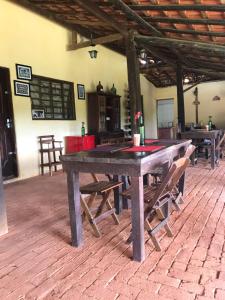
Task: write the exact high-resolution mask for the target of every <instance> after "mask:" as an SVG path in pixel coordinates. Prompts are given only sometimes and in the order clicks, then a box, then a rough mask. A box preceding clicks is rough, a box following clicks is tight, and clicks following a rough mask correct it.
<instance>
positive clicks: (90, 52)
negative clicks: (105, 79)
mask: <svg viewBox="0 0 225 300" xmlns="http://www.w3.org/2000/svg"><path fill="white" fill-rule="evenodd" d="M91 46H92V47H95V44H94V43H93V39H92V34H91ZM88 52H89V54H90V57H91V58H97V53H98V51H97V50H96V49H93V50H90V51H88Z"/></svg>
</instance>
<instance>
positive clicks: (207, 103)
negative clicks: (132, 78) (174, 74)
mask: <svg viewBox="0 0 225 300" xmlns="http://www.w3.org/2000/svg"><path fill="white" fill-rule="evenodd" d="M186 87H188V86H187V85H185V86H184V89H185V88H186ZM197 87H198V99H199V101H200V105H199V122H200V121H202V122H203V123H204V124H207V122H208V119H209V115H211V116H212V117H213V118H212V120H213V123H214V124H215V125H216V126H217V127H218V128H225V82H224V81H216V82H206V83H201V84H198V85H197ZM194 89H195V87H193V88H192V89H190V90H189V91H187V92H185V93H184V103H185V121H186V123H191V122H195V105H193V101H194V100H195V96H194V95H193V91H194ZM216 95H217V96H219V97H220V98H221V100H220V101H213V100H212V99H213V97H214V96H216ZM168 98H173V99H174V100H175V101H174V113H175V114H174V115H175V119H174V122H175V123H177V89H176V87H168V88H162V89H156V92H155V100H156V99H168ZM155 106H156V104H155Z"/></svg>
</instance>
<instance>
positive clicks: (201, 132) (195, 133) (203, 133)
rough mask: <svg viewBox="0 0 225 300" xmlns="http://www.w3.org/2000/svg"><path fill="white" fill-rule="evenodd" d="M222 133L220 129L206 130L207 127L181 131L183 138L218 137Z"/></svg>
mask: <svg viewBox="0 0 225 300" xmlns="http://www.w3.org/2000/svg"><path fill="white" fill-rule="evenodd" d="M220 133H221V130H220V129H216V130H209V131H208V130H206V129H193V130H190V131H185V132H181V137H182V138H188V139H192V138H195V139H196V138H209V139H211V138H217V136H218V135H219V134H220Z"/></svg>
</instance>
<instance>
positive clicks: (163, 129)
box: [157, 99, 174, 139]
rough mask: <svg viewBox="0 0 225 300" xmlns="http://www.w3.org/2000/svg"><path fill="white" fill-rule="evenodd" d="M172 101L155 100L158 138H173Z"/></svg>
mask: <svg viewBox="0 0 225 300" xmlns="http://www.w3.org/2000/svg"><path fill="white" fill-rule="evenodd" d="M173 123H174V100H173V99H162V100H157V128H158V138H161V139H168V138H169V139H171V138H173V125H174V124H173Z"/></svg>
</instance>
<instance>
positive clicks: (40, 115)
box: [32, 109, 45, 120]
mask: <svg viewBox="0 0 225 300" xmlns="http://www.w3.org/2000/svg"><path fill="white" fill-rule="evenodd" d="M44 118H45V111H44V109H32V119H33V120H38V119H44Z"/></svg>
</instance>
